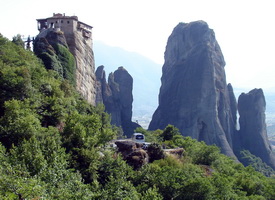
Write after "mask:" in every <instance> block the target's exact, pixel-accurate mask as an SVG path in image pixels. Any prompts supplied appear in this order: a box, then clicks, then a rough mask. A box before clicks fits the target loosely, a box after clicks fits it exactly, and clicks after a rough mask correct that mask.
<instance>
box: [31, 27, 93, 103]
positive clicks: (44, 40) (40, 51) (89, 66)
mask: <svg viewBox="0 0 275 200" xmlns="http://www.w3.org/2000/svg"><path fill="white" fill-rule="evenodd" d="M64 51H65V55H64ZM34 52H35V53H36V55H37V56H38V57H40V58H41V59H42V60H43V62H44V64H45V66H46V67H47V68H48V69H54V70H56V71H58V73H59V74H61V75H62V76H63V77H64V78H67V79H69V80H70V81H71V82H74V84H75V85H76V89H77V90H78V91H79V92H80V94H81V95H82V96H83V97H84V98H85V99H86V100H87V101H88V102H89V103H91V104H93V105H95V101H96V99H95V98H96V78H95V74H94V71H95V67H94V54H93V50H92V39H91V38H84V37H83V35H82V32H78V31H75V32H62V31H60V30H58V29H52V28H49V29H44V30H42V31H41V32H40V33H39V34H38V35H37V37H36V39H35V42H34ZM67 52H68V53H70V54H72V55H73V57H72V56H70V55H69V56H68V53H67ZM64 62H65V63H64ZM67 66H69V67H67Z"/></svg>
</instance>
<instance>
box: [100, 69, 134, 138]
mask: <svg viewBox="0 0 275 200" xmlns="http://www.w3.org/2000/svg"><path fill="white" fill-rule="evenodd" d="M96 78H97V81H98V84H97V91H98V92H97V97H96V99H97V103H103V104H104V105H105V109H106V111H107V112H108V113H109V114H110V115H111V123H112V124H114V125H116V126H121V127H122V129H123V132H124V134H125V135H127V136H131V135H132V133H133V132H134V129H135V128H137V127H139V125H138V124H136V123H133V122H132V103H133V95H132V90H133V78H132V77H131V75H130V74H129V73H128V72H127V70H126V69H124V68H123V67H119V68H118V69H117V70H116V71H115V72H114V73H110V74H109V77H108V83H107V82H106V77H105V71H104V67H103V66H99V67H98V68H97V70H96Z"/></svg>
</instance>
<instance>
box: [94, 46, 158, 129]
mask: <svg viewBox="0 0 275 200" xmlns="http://www.w3.org/2000/svg"><path fill="white" fill-rule="evenodd" d="M93 47H94V48H93V49H94V54H95V65H96V68H97V67H98V66H100V65H104V69H105V71H106V73H107V74H109V73H110V72H114V71H115V70H116V69H117V68H118V67H120V66H123V67H124V68H125V69H126V70H127V71H128V72H129V74H130V75H131V76H132V77H133V80H134V83H133V97H134V102H133V119H132V120H133V121H136V120H138V123H139V124H140V125H141V126H143V127H144V128H147V126H148V124H149V122H150V120H151V117H152V114H153V112H154V111H155V109H156V107H157V106H158V94H159V88H160V77H161V65H160V64H157V63H155V62H153V61H152V60H150V59H149V58H146V57H144V56H142V55H140V54H138V53H135V52H129V51H126V50H124V49H122V48H119V47H112V46H109V45H106V44H104V43H103V42H100V41H94V46H93Z"/></svg>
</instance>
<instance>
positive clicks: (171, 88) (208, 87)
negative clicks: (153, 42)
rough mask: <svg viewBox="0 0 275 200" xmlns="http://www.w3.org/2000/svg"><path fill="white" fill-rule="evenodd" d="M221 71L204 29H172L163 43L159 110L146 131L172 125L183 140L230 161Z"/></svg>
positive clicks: (230, 124) (231, 122)
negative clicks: (199, 143) (189, 139)
mask: <svg viewBox="0 0 275 200" xmlns="http://www.w3.org/2000/svg"><path fill="white" fill-rule="evenodd" d="M224 66H225V61H224V58H223V55H222V52H221V49H220V47H219V44H218V42H217V41H216V39H215V34H214V32H213V30H212V29H210V28H209V27H208V25H207V23H205V22H203V21H196V22H191V23H180V24H178V25H177V26H176V27H175V28H174V30H173V32H172V34H171V35H170V37H169V39H168V42H167V46H166V51H165V63H164V65H163V68H162V78H161V83H162V85H161V88H160V94H159V106H158V108H157V110H156V111H155V113H154V115H153V118H152V121H151V123H150V125H149V129H151V130H154V129H158V128H160V129H164V128H165V127H166V126H167V125H168V124H172V125H174V126H176V127H177V128H179V130H180V131H181V133H182V134H183V135H185V136H191V137H192V138H195V139H198V140H200V141H205V142H206V143H207V144H216V145H217V146H219V147H221V151H222V152H223V153H224V154H226V155H229V156H232V157H235V154H234V152H233V148H232V138H231V137H232V135H233V134H234V133H233V132H234V130H235V119H234V118H233V117H232V112H231V101H230V94H229V91H228V87H227V84H226V77H225V71H224ZM232 103H233V104H234V102H232Z"/></svg>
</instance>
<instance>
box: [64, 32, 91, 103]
mask: <svg viewBox="0 0 275 200" xmlns="http://www.w3.org/2000/svg"><path fill="white" fill-rule="evenodd" d="M65 36H66V40H67V43H68V46H69V48H70V51H71V53H72V54H73V55H74V57H75V60H76V88H77V90H78V91H79V92H80V93H81V94H82V96H83V97H84V98H85V99H86V100H87V101H88V102H89V103H91V104H93V105H95V99H96V86H95V85H96V77H95V73H94V72H95V62H94V53H93V50H92V39H91V38H84V37H83V36H82V32H79V31H74V32H73V33H65Z"/></svg>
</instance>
